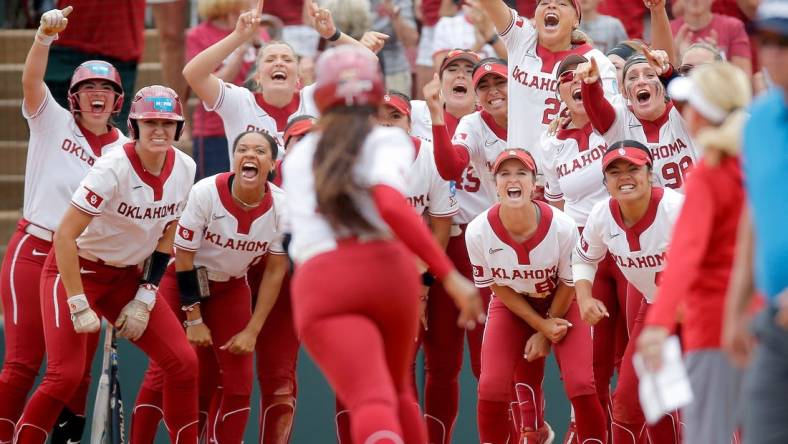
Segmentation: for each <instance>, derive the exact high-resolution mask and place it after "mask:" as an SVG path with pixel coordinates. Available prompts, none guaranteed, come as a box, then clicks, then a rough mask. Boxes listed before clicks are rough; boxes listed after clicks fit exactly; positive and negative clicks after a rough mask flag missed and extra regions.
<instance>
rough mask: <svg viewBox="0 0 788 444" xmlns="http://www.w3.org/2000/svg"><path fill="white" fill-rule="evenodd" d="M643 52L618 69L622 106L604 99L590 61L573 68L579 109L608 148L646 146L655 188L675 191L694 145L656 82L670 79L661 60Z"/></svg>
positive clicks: (657, 53) (689, 163) (691, 160)
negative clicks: (617, 143) (627, 141)
mask: <svg viewBox="0 0 788 444" xmlns="http://www.w3.org/2000/svg"><path fill="white" fill-rule="evenodd" d="M643 52H644V54H643V55H640V54H635V55H634V56H632V57H630V58H629V59H627V62H626V64H625V65H624V70H623V79H624V84H623V88H622V89H623V91H624V95H623V96H624V98H625V99H627V102H628V103H626V102H624V101H615V102H609V101H608V100H607V99H605V97H604V95H603V92H602V85H601V83H600V80H599V79H600V77H599V68H598V65H597V63H598V62H597V61H596V60H595V59H594V60H591V61H590V62H589V63H584V64H582V65H580V66H578V68H577V75H578V76H579V77H580V79H581V80H583V84H582V88H581V94H582V96H583V99H584V100H583V106H584V107H585V109H586V112H587V113H588V117H589V119H590V120H591V124H592V125H593V126H594V130H595V131H596V132H598V133H599V134H601V135H602V136H603V137H604V139H605V140H606V141H607V142H608V143H613V142H615V141H618V140H624V139H631V140H637V141H638V142H640V143H642V144H645V145H647V146H648V147H649V149H650V150H651V155H652V157H653V159H654V165H653V166H654V172H655V180H656V183H658V184H660V185H662V186H664V187H667V188H673V189H681V188H682V187H683V186H684V179H685V178H686V175H687V172H688V171H689V170H690V169H691V168H692V165H693V164H694V163H695V160H696V159H697V154H696V153H697V151H696V149H695V143H694V142H693V140H692V137H690V135H689V132H688V131H687V125H686V123H685V122H684V119H683V118H682V117H681V114H680V113H679V111H678V110H677V109H676V107H675V106H674V105H673V102H672V101H671V100H670V99H669V98H667V95H666V94H665V87H664V86H663V84H662V82H661V81H660V76H663V77H670V76H671V75H673V68H672V67H671V66H670V64H668V62H667V55H666V54H665V52H664V51H659V50H657V51H650V50H649V49H648V48H646V47H644V48H643Z"/></svg>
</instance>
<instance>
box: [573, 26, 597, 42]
mask: <svg viewBox="0 0 788 444" xmlns="http://www.w3.org/2000/svg"><path fill="white" fill-rule="evenodd" d="M585 43H588V44H589V45H593V44H594V41H593V40H591V37H590V36H589V35H588V34H586V33H585V32H583V31H581V30H579V29H577V28H575V29H573V30H572V44H573V45H582V44H585Z"/></svg>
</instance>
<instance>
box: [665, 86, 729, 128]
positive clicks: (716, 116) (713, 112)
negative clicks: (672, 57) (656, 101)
mask: <svg viewBox="0 0 788 444" xmlns="http://www.w3.org/2000/svg"><path fill="white" fill-rule="evenodd" d="M668 95H669V96H670V98H671V99H674V100H679V101H682V102H687V103H689V104H690V106H692V107H693V108H695V109H696V110H698V112H699V113H700V114H701V115H702V116H703V117H705V118H706V119H708V120H709V121H710V122H712V123H714V124H717V125H719V124H720V123H722V121H723V120H725V118H726V117H727V116H728V113H727V112H725V110H723V109H722V108H720V107H718V106H717V105H714V104H713V103H711V102H709V101H708V100H707V99H706V97H704V96H703V93H701V92H700V88H698V87H697V86H696V85H695V82H694V81H693V80H692V78H690V77H677V78H675V79H673V81H672V82H670V84H669V85H668Z"/></svg>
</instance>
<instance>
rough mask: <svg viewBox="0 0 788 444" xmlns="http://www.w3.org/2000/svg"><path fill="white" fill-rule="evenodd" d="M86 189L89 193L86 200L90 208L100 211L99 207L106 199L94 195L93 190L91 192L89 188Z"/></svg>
mask: <svg viewBox="0 0 788 444" xmlns="http://www.w3.org/2000/svg"><path fill="white" fill-rule="evenodd" d="M84 188H85V190H86V191H87V192H88V194H87V196H85V200H87V202H88V203H89V204H90V206H92V207H93V208H96V209H98V207H99V206H100V205H101V202H103V201H104V198H103V197H101V196H99V195H98V194H96V193H94V192H93V190H91V189H90V188H88V187H84Z"/></svg>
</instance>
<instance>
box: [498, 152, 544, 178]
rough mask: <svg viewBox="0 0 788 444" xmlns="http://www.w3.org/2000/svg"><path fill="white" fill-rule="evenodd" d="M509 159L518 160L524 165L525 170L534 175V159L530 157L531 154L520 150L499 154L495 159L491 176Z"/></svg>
mask: <svg viewBox="0 0 788 444" xmlns="http://www.w3.org/2000/svg"><path fill="white" fill-rule="evenodd" d="M509 159H517V160H519V161H520V162H522V163H523V165H525V167H526V168H528V169H529V170H531V171H533V172H534V174H536V164H535V163H534V158H533V157H531V153H529V152H528V151H525V150H521V149H513V150H506V151H503V152H502V153H501V154H499V155H498V158H496V159H495V166H494V167H493V174H496V173H498V169H499V168H500V167H501V165H502V164H503V163H504V162H506V161H507V160H509Z"/></svg>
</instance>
